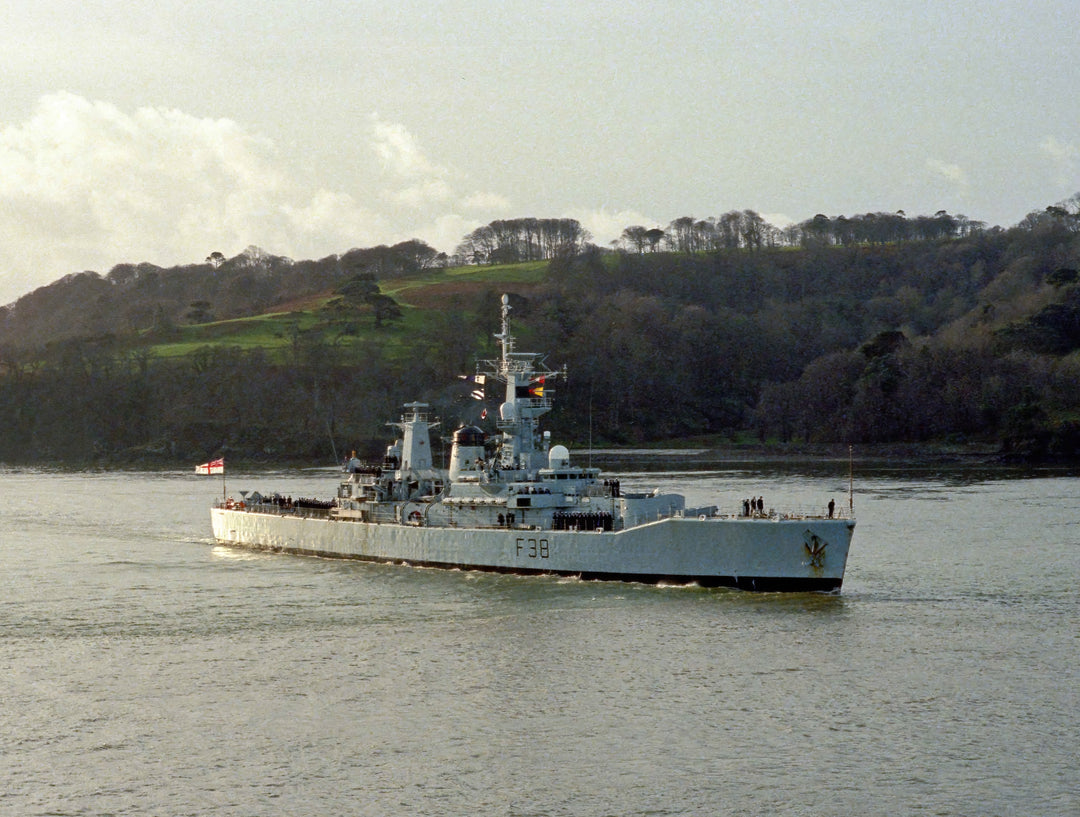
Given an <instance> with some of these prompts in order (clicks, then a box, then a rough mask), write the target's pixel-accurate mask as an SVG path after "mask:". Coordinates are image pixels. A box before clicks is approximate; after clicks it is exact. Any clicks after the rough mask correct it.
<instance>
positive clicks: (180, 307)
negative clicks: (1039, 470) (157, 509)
mask: <svg viewBox="0 0 1080 817" xmlns="http://www.w3.org/2000/svg"><path fill="white" fill-rule="evenodd" d="M1075 204H1076V199H1075V198H1074V199H1073V200H1070V202H1067V203H1064V204H1062V205H1055V206H1053V207H1050V208H1047V209H1046V210H1045V211H1042V212H1039V213H1034V214H1032V215H1031V216H1029V217H1028V218H1027V219H1025V221H1024V222H1023V223H1021V224H1020V225H1017V226H1016V227H1014V228H1011V229H1008V230H1002V229H999V228H993V229H989V230H988V229H985V227H984V226H983V225H977V224H972V223H971V222H968V221H967V220H966V219H963V218H962V217H952V216H948V215H947V214H942V213H939V214H937V215H935V216H934V217H930V218H916V219H907V218H906V217H903V216H902V215H900V216H896V215H893V216H883V215H880V214H872V215H867V216H862V217H853V218H843V217H840V218H827V217H825V216H816V217H815V218H814V219H810V220H808V221H806V222H803V223H802V224H801V225H796V227H795V228H789V229H788V230H787V231H786V232H783V233H781V232H780V231H776V230H775V229H774V228H770V227H769V226H768V225H766V224H764V223H763V222H762V221H761V220H760V218H755V217H754V215H755V214H751V213H749V211H743V212H741V213H734V214H727V216H724V217H719V218H716V219H704V220H695V219H680V220H677V221H675V222H672V224H670V225H668V227H667V229H665V230H660V229H659V228H653V229H649V230H646V229H645V228H637V227H629V228H627V230H626V231H624V234H623V240H622V241H620V242H618V246H616V247H615V248H613V249H606V248H605V249H601V248H598V247H595V246H592V245H590V244H588V243H587V241H588V236H587V234H585V233H584V232H583V231H581V230H580V225H577V226H576V227H575V223H572V222H568V221H566V220H549V221H547V222H542V220H541V221H537V220H528V219H522V220H515V221H512V222H493V223H492V225H490V226H489V227H488V228H482V229H481V230H478V231H474V233H471V234H470V235H469V236H467V237H466V238H465V240H464V241H463V243H462V247H459V248H458V252H457V253H456V255H457V257H456V258H454V259H449V258H447V257H446V256H442V255H440V254H439V253H437V252H436V251H435V250H433V249H432V248H430V247H427V246H426V245H424V244H423V243H422V242H405V243H403V244H400V245H395V246H394V247H378V248H372V249H368V250H351V251H349V252H348V253H345V254H343V255H341V256H332V257H330V258H327V259H322V260H320V261H307V262H296V261H291V260H289V259H281V258H276V257H274V256H270V255H267V254H265V253H262V252H260V251H257V250H255V249H251V250H249V251H247V252H245V253H244V254H241V255H240V256H237V257H236V258H233V259H225V258H224V257H222V256H221V255H220V254H219V253H215V254H212V255H211V256H210V257H209V258H208V259H207V261H206V263H205V264H201V265H195V266H191V267H179V268H175V269H172V270H164V269H160V268H157V267H150V266H148V265H141V266H127V265H125V266H122V267H117V268H115V269H113V270H112V271H111V272H110V273H109V274H108V275H107V276H100V275H97V274H95V273H83V274H79V275H75V276H68V277H67V278H66V279H63V280H61V281H58V282H57V283H56V284H54V285H52V286H50V287H45V288H43V289H41V290H38V291H37V292H35V293H31V294H30V295H28V296H27V297H25V298H23V299H21V300H20V301H19V302H17V303H16V304H14V305H12V306H11V307H8V308H6V309H5V310H4V312H3V314H0V355H2V357H0V460H3V461H8V462H14V461H23V462H26V461H43V460H49V461H56V460H67V461H87V460H93V459H102V460H106V461H130V460H136V459H142V460H145V459H146V458H155V459H158V460H160V461H162V462H188V461H190V460H191V459H192V458H196V459H197V458H201V457H204V456H209V455H211V454H219V453H229V454H230V456H234V457H237V456H238V457H243V458H252V459H254V458H264V459H274V460H276V459H291V460H297V459H304V460H309V461H329V460H330V459H331V458H332V457H334V456H339V455H340V454H342V452H344V451H345V450H346V449H348V448H351V447H375V446H376V445H378V444H381V440H382V438H383V437H384V431H385V426H384V422H385V421H386V420H388V419H394V418H396V416H397V415H398V414H399V412H400V405H401V404H402V403H404V402H407V401H411V400H416V399H420V400H426V401H428V402H430V403H432V404H433V405H434V406H435V408H436V410H437V412H438V413H439V414H440V415H441V416H442V417H443V419H444V428H447V429H452V428H453V427H454V426H455V425H456V424H457V423H459V422H464V421H469V422H478V421H479V418H480V411H481V409H482V408H483V406H484V403H482V402H479V401H475V400H473V399H472V398H471V397H470V394H469V391H470V390H469V388H468V387H467V385H466V384H465V383H464V382H463V381H461V380H460V379H459V378H458V376H459V375H463V374H467V373H470V372H471V371H473V370H474V367H475V359H476V358H477V356H481V355H490V354H491V353H492V352H493V350H494V347H493V341H492V333H493V332H494V331H495V330H496V326H497V318H498V297H499V294H500V293H501V292H504V291H506V292H510V293H511V295H512V304H513V307H514V311H513V317H514V321H515V323H514V329H515V333H516V334H517V335H518V336H519V348H522V349H525V348H528V349H545V350H547V351H548V352H549V356H548V360H549V363H550V364H552V365H554V366H558V367H561V366H562V365H564V364H565V365H566V367H567V371H568V373H569V374H568V378H567V379H566V380H565V381H560V382H559V383H558V384H557V390H558V398H557V400H556V406H557V408H556V411H555V412H553V414H552V416H551V418H550V420H551V422H550V423H549V426H550V427H552V428H553V433H555V435H556V436H559V437H564V438H568V439H571V440H579V441H582V442H583V441H584V440H585V439H587V438H588V436H589V435H590V434H591V438H592V439H593V441H594V442H604V443H643V442H652V441H659V440H670V439H672V438H688V437H695V438H707V439H715V440H719V441H724V440H727V441H736V440H738V441H746V440H751V439H753V440H760V441H764V442H768V441H777V442H786V443H796V444H797V443H800V442H813V443H818V442H836V443H854V444H861V443H877V442H904V443H922V442H944V441H948V442H965V441H977V442H981V443H992V444H994V445H996V446H997V447H998V448H999V450H1000V451H1001V453H1002V454H1003V455H1006V456H1013V457H1022V458H1026V459H1047V458H1052V459H1076V458H1078V456H1080V388H1078V384H1080V282H1078V275H1077V269H1078V268H1080V215H1078V208H1077V207H1076V206H1075ZM541 223H543V224H545V225H546V226H545V227H544V230H545V231H543V232H542V231H538V230H539V228H538V227H536V228H535V229H534V227H535V226H536V225H539V224H541ZM560 236H562V238H560ZM466 255H468V256H469V258H468V259H467V260H469V261H471V262H472V263H470V264H469V265H466V266H454V264H453V262H454V261H457V262H460V261H462V260H466V259H465V258H464V256H466ZM500 264H501V266H500ZM487 401H488V405H489V406H491V407H494V406H496V405H497V404H498V395H497V394H495V393H491V394H489V395H487ZM491 430H492V431H493V430H494V429H493V428H492V429H491Z"/></svg>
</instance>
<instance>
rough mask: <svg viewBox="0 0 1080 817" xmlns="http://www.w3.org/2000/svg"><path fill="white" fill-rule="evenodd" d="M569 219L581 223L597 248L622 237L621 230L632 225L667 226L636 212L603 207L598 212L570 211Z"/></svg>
mask: <svg viewBox="0 0 1080 817" xmlns="http://www.w3.org/2000/svg"><path fill="white" fill-rule="evenodd" d="M569 218H576V219H577V220H578V221H579V222H581V226H582V227H584V228H585V229H586V230H588V231H589V232H590V233H591V234H592V240H593V243H594V244H596V245H597V246H598V247H606V246H608V245H609V244H610V243H611V242H612V241H615V240H616V239H618V238H619V236H621V235H622V232H623V230H625V229H626V228H627V227H629V226H631V225H634V224H639V225H641V226H643V227H661V228H663V227H665V226H666V225H667V222H666V221H663V222H662V221H659V220H658V219H656V218H654V217H652V216H646V215H643V214H642V213H639V212H637V211H636V210H619V211H617V212H609V211H608V210H607V208H605V207H601V208H600V209H599V210H579V211H572V212H570V213H569Z"/></svg>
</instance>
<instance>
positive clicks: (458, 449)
mask: <svg viewBox="0 0 1080 817" xmlns="http://www.w3.org/2000/svg"><path fill="white" fill-rule="evenodd" d="M486 440H487V435H486V434H484V432H483V430H482V429H479V428H477V427H476V426H462V427H461V428H459V429H458V430H457V431H455V432H454V444H453V447H452V448H451V449H450V474H449V476H450V481H451V482H462V481H470V480H471V481H479V479H480V474H481V473H482V472H483V470H484V442H485V441H486Z"/></svg>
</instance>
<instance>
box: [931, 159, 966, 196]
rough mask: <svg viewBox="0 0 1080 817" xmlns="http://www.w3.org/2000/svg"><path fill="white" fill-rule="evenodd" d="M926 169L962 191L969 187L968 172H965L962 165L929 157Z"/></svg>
mask: <svg viewBox="0 0 1080 817" xmlns="http://www.w3.org/2000/svg"><path fill="white" fill-rule="evenodd" d="M926 169H927V170H929V171H930V172H931V173H932V174H934V175H935V176H937V177H938V178H941V179H944V180H945V181H947V182H950V183H951V184H953V185H955V186H956V187H958V188H959V189H960V190H961V191H963V190H966V189H967V185H968V180H967V174H965V173H964V169H963V168H962V167H960V165H957V164H952V163H950V162H943V161H942V160H941V159H927V160H926Z"/></svg>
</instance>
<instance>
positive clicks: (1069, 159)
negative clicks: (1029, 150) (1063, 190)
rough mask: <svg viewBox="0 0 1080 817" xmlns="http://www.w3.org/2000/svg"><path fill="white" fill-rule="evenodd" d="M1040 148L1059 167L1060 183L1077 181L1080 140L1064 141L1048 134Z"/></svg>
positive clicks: (1079, 161) (1079, 162) (1066, 183)
mask: <svg viewBox="0 0 1080 817" xmlns="http://www.w3.org/2000/svg"><path fill="white" fill-rule="evenodd" d="M1039 150H1040V151H1042V153H1043V155H1044V156H1046V157H1047V158H1049V159H1050V161H1051V162H1053V164H1054V166H1055V167H1056V168H1057V173H1058V177H1059V178H1058V183H1059V184H1063V185H1068V184H1075V183H1076V181H1077V180H1076V172H1077V165H1078V164H1080V142H1062V141H1061V140H1060V139H1057V138H1056V137H1053V136H1047V137H1046V138H1045V139H1043V140H1042V141H1041V142H1040V143H1039Z"/></svg>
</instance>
